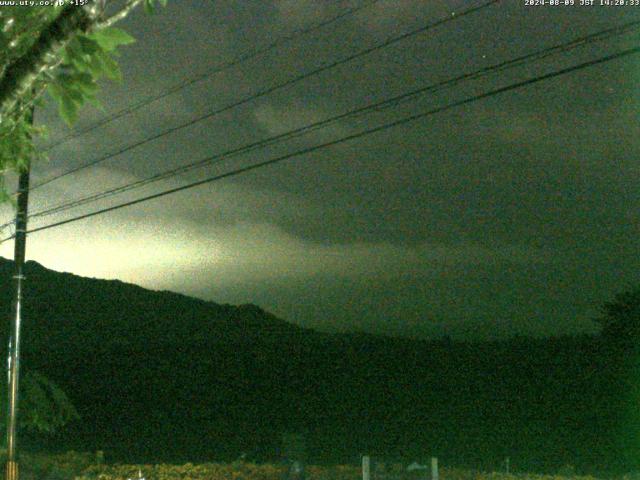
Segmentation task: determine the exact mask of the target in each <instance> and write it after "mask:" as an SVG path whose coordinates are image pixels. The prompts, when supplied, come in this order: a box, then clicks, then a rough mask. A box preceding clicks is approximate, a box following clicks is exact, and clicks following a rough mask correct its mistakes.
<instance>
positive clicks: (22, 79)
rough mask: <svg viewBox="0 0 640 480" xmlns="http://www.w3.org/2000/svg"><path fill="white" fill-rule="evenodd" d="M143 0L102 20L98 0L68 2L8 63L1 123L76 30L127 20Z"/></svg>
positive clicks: (0, 87) (0, 94) (0, 79)
mask: <svg viewBox="0 0 640 480" xmlns="http://www.w3.org/2000/svg"><path fill="white" fill-rule="evenodd" d="M142 1H143V0H127V2H126V3H125V5H124V6H123V7H122V8H120V9H119V10H118V11H117V12H116V13H114V14H113V15H111V16H110V17H108V18H107V19H105V20H99V19H98V16H99V15H100V13H101V12H100V11H99V10H100V9H99V8H97V5H96V3H95V2H89V3H88V4H87V5H86V6H84V7H77V6H74V5H67V6H66V7H64V9H63V10H62V12H61V13H60V15H58V17H57V18H56V19H55V20H54V21H53V22H51V24H49V25H48V26H47V27H46V28H45V29H44V30H43V31H42V32H41V33H40V35H39V37H38V39H37V40H36V41H35V43H34V44H33V46H32V47H31V48H30V49H29V50H28V51H27V52H26V53H25V54H24V55H22V56H21V57H20V58H18V59H16V60H14V61H13V62H12V63H10V64H8V65H7V67H6V69H4V71H3V72H2V75H1V76H0V123H2V121H3V119H4V118H5V117H6V116H7V115H9V114H11V112H12V111H13V109H14V108H15V107H16V105H17V103H18V101H19V100H20V99H21V98H23V96H24V95H26V94H27V93H28V92H30V91H31V89H32V87H33V84H34V82H35V81H36V79H37V78H38V76H39V75H40V74H41V73H42V72H43V71H44V70H45V69H46V68H48V67H50V63H51V61H50V59H51V58H52V57H53V58H55V59H57V58H58V57H59V53H60V50H61V49H62V48H64V46H65V45H66V44H67V42H69V40H71V39H72V38H73V37H74V35H76V34H77V33H87V32H89V31H90V30H92V29H101V28H106V27H109V26H111V25H113V24H114V23H116V22H118V21H120V20H122V19H124V18H125V17H126V16H127V15H129V13H131V11H133V9H134V8H136V7H137V6H138V5H140V4H141V3H142Z"/></svg>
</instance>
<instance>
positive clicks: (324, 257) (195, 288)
mask: <svg viewBox="0 0 640 480" xmlns="http://www.w3.org/2000/svg"><path fill="white" fill-rule="evenodd" d="M579 1H580V0H576V3H579ZM598 3H599V0H598ZM474 4H478V3H476V2H470V1H461V0H459V1H453V0H437V1H436V0H380V1H378V2H375V3H374V4H373V5H371V6H368V7H367V8H364V9H362V10H360V11H358V12H357V13H355V14H353V15H351V16H348V17H345V18H343V19H341V20H340V21H337V22H335V23H333V24H331V25H328V26H326V27H324V28H321V29H318V30H316V31H314V32H313V33H310V34H307V35H303V36H298V37H297V38H296V39H295V40H293V41H291V42H289V43H285V44H284V45H282V46H280V47H279V48H276V49H274V50H272V51H270V52H269V53H267V54H264V55H261V56H259V57H257V58H255V59H253V60H250V61H247V62H243V63H241V64H240V65H238V66H236V67H234V68H231V69H227V70H225V71H224V72H221V73H219V74H216V75H212V76H210V77H209V78H207V79H206V80H204V81H201V82H197V83H195V84H193V85H191V86H189V87H187V88H184V89H182V90H180V91H178V92H177V93H174V94H172V95H169V96H167V97H166V98H164V99H162V100H159V101H157V102H154V103H151V104H150V105H149V106H147V107H145V108H143V109H141V110H139V111H137V112H136V113H134V114H132V115H128V116H125V117H123V118H121V119H119V120H117V121H114V122H112V123H109V124H108V125H106V126H104V127H102V128H99V129H97V130H94V131H93V132H91V133H89V134H86V135H82V136H80V137H78V138H75V139H73V140H72V141H69V142H67V143H64V144H62V145H60V146H58V147H56V148H55V149H54V150H52V151H51V152H50V160H49V162H48V163H38V164H37V165H36V166H35V167H34V171H33V181H34V182H38V181H40V180H44V179H47V178H50V177H51V176H52V175H56V174H59V173H61V172H64V171H66V170H68V169H69V168H71V167H73V166H75V165H80V164H83V163H86V162H88V161H90V160H92V159H95V158H98V157H99V156H101V155H103V154H106V153H110V152H112V151H114V150H117V149H118V148H120V147H123V146H126V145H129V144H130V143H132V142H135V141H138V140H141V139H143V138H145V137H148V136H150V135H153V134H155V133H158V132H160V131H162V130H164V129H167V128H170V127H172V126H175V125H179V124H181V123H184V122H185V121H187V120H189V119H191V118H194V117H196V116H198V115H202V114H204V113H206V112H208V111H211V110H215V109H216V108H219V107H221V106H224V105H226V104H228V103H233V102H234V101H236V100H238V99H241V98H244V97H246V96H248V95H251V94H252V93H254V92H256V91H259V90H264V89H265V88H268V87H270V86H272V85H275V84H277V83H281V82H283V81H285V80H286V79H288V78H291V77H294V76H296V75H299V74H301V73H304V72H308V71H310V70H313V69H314V68H317V67H318V66H320V65H324V64H328V63H330V62H332V61H334V60H336V59H340V58H343V57H345V56H348V55H350V54H352V53H354V52H357V51H359V50H362V49H365V48H368V47H371V46H373V45H376V44H379V43H381V42H383V41H384V40H386V39H387V38H389V37H391V36H395V35H399V34H401V33H403V32H407V31H410V30H412V29H415V28H417V27H419V26H422V25H425V24H428V23H431V22H433V21H435V20H437V19H440V18H446V17H448V16H451V15H452V12H460V11H461V10H463V9H465V8H468V7H469V6H471V5H474ZM355 5H359V0H357V1H356V0H354V1H347V2H338V1H327V0H261V1H258V0H215V1H206V0H174V1H170V2H169V6H168V7H167V8H166V9H162V10H160V11H159V12H158V13H157V14H156V15H153V16H146V15H144V14H143V13H142V12H136V13H134V14H133V15H132V16H131V17H130V18H128V19H127V20H126V21H125V22H123V23H122V24H121V25H120V26H121V27H122V28H124V29H126V30H127V31H128V32H130V33H131V34H132V35H134V36H135V37H136V39H137V42H136V43H135V44H134V45H131V46H128V47H125V48H123V50H122V57H121V66H122V70H123V74H124V82H123V83H122V84H120V85H117V84H112V83H104V86H103V93H102V95H101V99H102V102H103V103H104V106H105V110H106V112H100V111H98V110H96V109H94V108H93V107H89V108H87V109H86V110H85V111H84V112H83V114H82V116H81V120H80V121H79V123H78V125H77V126H76V127H75V128H76V129H82V128H83V127H86V126H87V125H91V124H92V123H94V122H95V121H97V120H99V119H100V118H102V117H103V116H104V115H106V114H108V113H112V112H116V111H119V110H120V109H122V108H125V107H126V106H128V105H130V104H132V103H135V102H137V101H139V100H141V99H144V98H148V97H149V96H150V95H155V94H158V93H161V92H163V91H164V90H166V89H168V88H170V87H171V86H173V85H176V84H178V83H180V82H182V81H184V80H186V79H190V78H193V77H194V76H197V75H198V74H200V73H203V72H207V71H210V70H211V69H213V68H215V67H216V66H217V65H220V64H222V63H224V62H228V61H229V60H232V59H234V58H236V57H237V56H238V55H242V54H244V53H246V52H251V51H254V50H255V49H257V48H263V47H264V46H265V45H267V44H269V43H271V42H273V41H274V40H275V39H277V38H280V37H281V36H283V35H287V34H289V33H291V32H293V31H296V30H297V29H301V28H305V27H307V26H310V25H314V24H316V23H318V22H321V21H323V20H324V19H327V18H331V17H332V16H335V15H336V14H338V13H339V12H341V11H344V10H345V9H346V8H349V7H352V6H355ZM633 19H640V7H617V8H616V7H605V6H599V5H595V6H593V7H585V6H578V5H576V6H573V7H564V6H562V7H551V6H535V7H529V6H525V0H503V1H502V2H500V3H499V4H497V5H493V6H491V7H488V8H485V9H483V10H481V11H478V12H476V13H473V14H470V15H467V16H464V17H463V18H459V19H458V20H454V21H451V22H448V23H446V24H443V25H441V26H440V27H437V28H434V29H431V30H429V31H428V32H426V33H423V34H420V35H415V36H412V37H410V38H407V39H406V40H404V41H401V42H398V43H395V44H394V45H392V46H390V47H387V48H383V49H380V50H378V51H376V52H374V53H372V54H370V55H366V56H363V57H361V58H359V59H357V60H355V61H352V62H349V63H347V64H345V65H342V66H340V67H338V68H335V69H332V70H329V71H327V72H325V73H323V74H320V75H317V76H314V77H312V78H309V79H307V80H305V81H301V82H298V83H296V84H295V85H293V86H290V87H288V88H285V89H280V90H278V91H277V92H274V93H273V94H271V95H266V96H263V97H261V98H259V99H257V100H256V101H253V102H248V103H246V104H244V105H242V106H241V107H239V108H235V109H232V110H229V111H227V112H225V113H223V114H221V115H217V116H215V117H213V118H210V119H208V120H206V121H202V122H199V123H197V124H195V125H193V126H191V127H188V128H184V129H181V130H179V131H176V132H175V133H173V134H171V135H167V136H165V137H163V138H161V139H159V140H156V141H153V142H151V143H148V144H146V145H144V146H142V147H139V148H136V149H134V150H132V151H130V152H127V153H126V154H124V155H121V156H118V157H116V158H113V159H111V160H110V161H107V162H103V163H101V164H99V165H97V166H96V167H94V168H89V169H85V170H82V171H80V172H78V173H76V174H74V175H69V176H67V177H64V178H62V179H60V180H58V181H56V182H52V183H51V184H49V185H47V186H44V187H42V188H40V189H38V190H36V191H34V192H33V193H32V198H31V206H30V208H31V211H37V210H40V209H42V208H44V207H47V206H53V205H56V204H58V203H60V202H63V201H66V200H71V199H74V198H78V197H82V196H84V195H86V194H89V193H93V192H98V191H101V190H104V189H106V188H109V187H115V186H119V185H122V184H126V183H129V182H132V181H135V180H138V179H141V178H145V177H147V176H149V175H152V174H154V173H156V172H159V171H163V170H165V169H168V168H171V167H174V166H178V165H182V164H186V163H189V162H193V161H196V160H198V159H201V158H204V157H207V156H209V155H213V154H216V153H220V152H223V151H225V150H228V149H230V148H233V147H237V146H242V145H245V144H248V143H251V142H254V141H257V140H260V139H263V138H267V137H270V136H273V135H275V134H278V133H282V132H285V131H287V130H290V129H292V128H295V127H298V126H302V125H305V124H308V123H310V122H313V121H317V120H322V119H324V118H327V117H330V116H332V115H337V114H340V113H342V112H345V111H348V110H351V109H354V108H357V107H360V106H363V105H366V104H368V103H370V102H372V101H376V100H382V99H385V98H388V97H391V96H393V95H398V94H400V93H403V92H406V91H409V90H412V89H415V88H419V87H420V86H423V85H428V84H430V83H434V82H438V81H442V80H445V79H448V78H451V77H455V76H457V75H460V74H462V73H465V72H471V71H474V70H477V69H480V68H483V67H486V66H489V65H492V64H495V63H499V62H501V61H505V60H508V59H511V58H515V57H517V56H520V55H523V54H525V53H529V52H532V51H534V50H537V49H541V48H545V47H548V46H552V45H555V44H557V43H560V42H563V41H568V40H570V39H572V38H575V37H578V36H581V35H585V34H588V33H592V32H596V31H599V30H602V29H605V28H608V27H611V26H614V25H617V24H620V23H622V22H626V21H630V20H633ZM637 41H638V31H637V30H636V31H634V33H633V34H632V35H625V36H620V37H616V38H615V39H613V40H609V41H607V42H603V43H599V44H592V45H588V46H586V47H583V48H580V49H577V50H573V51H571V52H568V53H565V54H562V55H559V56H556V57H552V58H549V59H546V60H545V61H542V62H538V63H533V64H531V65H527V66H525V67H521V68H518V69H514V70H510V71H508V72H503V73H500V74H496V75H492V76H488V77H486V78H483V79H481V80H476V81H472V82H466V83H464V84H460V85H458V86H456V87H454V88H451V89H448V90H444V91H441V92H439V93H437V94H435V95H425V96H422V97H419V98H417V99H414V100H413V101H412V102H410V103H407V104H402V105H400V106H398V107H397V108H394V109H390V110H383V111H378V112H375V113H374V114H372V115H369V116H366V117H360V118H357V119H348V120H344V121H342V122H340V123H337V124H334V125H332V126H330V127H329V128H327V129H324V130H318V131H314V132H312V133H310V134H308V135H307V136H305V137H303V138H299V139H295V140H292V141H289V142H285V143H283V144H279V145H276V146H272V147H269V148H267V149H264V150H260V151H256V152H252V153H250V154H247V155H244V156H241V157H237V158H233V159H229V160H227V161H226V162H223V163H218V164H216V165H213V166H210V167H207V168H202V169H198V170H195V171H192V172H190V173H188V174H184V175H181V176H178V177H176V178H173V179H170V180H166V181H163V182H158V183H154V184H152V185H149V186H147V187H145V188H142V189H140V190H135V191H132V192H128V193H127V194H125V195H121V196H118V197H113V198H111V199H109V200H105V201H102V202H98V203H95V204H91V205H88V206H85V207H82V208H79V209H76V210H70V211H68V212H65V213H64V214H61V215H59V216H52V217H46V218H42V219H38V220H35V219H34V220H33V221H32V222H31V224H30V226H32V227H36V226H40V225H45V224H46V223H49V222H51V221H55V220H58V219H63V218H68V217H70V216H73V215H77V214H82V213H85V212H89V211H92V210H94V209H96V208H101V207H104V206H107V205H112V204H116V203H120V202H122V201H125V200H129V199H133V198H137V197H139V196H142V195H145V194H149V193H152V192H156V191H160V190H163V189H166V188H170V187H172V186H178V185H182V184H185V183H188V182H190V181H194V180H197V179H199V178H205V177H207V176H211V175H213V174H215V173H222V172H224V171H226V170H229V169H232V168H235V167H237V166H242V165H247V164H249V163H251V162H255V161H262V160H266V159H269V158H272V157H276V156H278V155H282V154H284V153H287V152H292V151H295V150H297V149H299V148H302V147H305V146H311V145H314V144H317V143H322V142H326V141H328V140H331V139H333V138H338V137H341V136H345V135H349V134H352V133H355V132H358V131H361V130H363V129H366V128H371V127H374V126H377V125H381V124H383V123H386V122H389V121H393V120H396V119H399V118H401V117H403V116H406V115H411V114H415V113H418V112H420V111H423V110H428V109H431V108H434V107H437V106H439V105H445V104H447V103H450V102H452V101H456V100H460V99H463V98H466V97H468V96H473V95H477V94H479V93H482V92H485V91H488V90H491V89H494V88H497V87H500V86H503V85H508V84H510V83H513V82H515V81H519V80H523V79H526V78H529V77H534V76H536V75H540V74H544V73H546V72H550V71H552V70H555V69H558V68H562V67H564V66H569V65H573V64H576V63H580V62H584V61H586V60H590V59H593V58H597V57H599V56H603V55H605V54H607V53H611V52H614V51H618V50H620V49H623V48H629V47H631V46H637ZM634 42H635V43H634ZM639 57H640V56H638V55H636V56H630V57H626V58H625V59H621V60H616V61H613V62H609V63H606V64H603V65H599V66H595V67H591V68H589V69H584V70H580V71H578V72H575V73H572V74H569V75H566V76H562V77H559V78H556V79H553V80H549V81H545V82H541V83H537V84H534V85H531V86H528V87H524V88H521V89H518V90H515V91H512V92H508V93H504V94H500V95H496V96H493V97H491V98H488V99H485V100H482V101H479V102H475V103H473V104H469V105H466V106H463V107H458V108H454V109H451V110H448V111H447V112H444V113H440V114H437V115H433V116H429V117H427V118H424V119H423V120H419V121H416V122H412V123H409V124H406V125H404V126H400V127H397V128H394V129H389V130H386V131H384V132H381V133H377V134H374V135H369V136H366V137H364V138H361V139H359V140H356V141H352V142H348V143H344V144H341V145H337V146H334V147H331V148H326V149H323V150H321V151H318V152H315V153H313V154H310V155H305V156H299V157H295V158H292V159H290V160H288V161H286V162H284V163H280V164H277V165H273V166H269V167H265V168H261V169H258V170H255V171H252V172H249V173H246V174H244V175H239V176H236V177H232V178H228V179H226V180H223V181H219V182H214V183H211V184H207V185H203V186H200V187H197V188H194V189H191V190H187V191H184V192H180V193H176V194H173V195H169V196H165V197H163V198H160V199H157V200H153V201H149V202H146V203H143V204H140V205H136V206H132V207H129V208H126V209H122V210H118V211H116V212H112V213H109V214H105V215H101V216H98V217H94V218H91V219H87V220H83V221H80V222H76V223H72V224H69V225H66V226H63V227H59V228H55V229H51V230H47V231H43V232H40V233H35V234H33V235H31V236H30V237H29V239H28V244H27V257H28V258H29V259H33V260H36V261H38V262H40V263H42V264H43V265H45V266H46V267H48V268H52V269H55V270H60V271H68V272H73V273H76V274H79V275H85V276H91V277H99V278H117V279H121V280H123V281H127V282H132V283H136V284H139V285H142V286H144V287H148V288H152V289H169V290H173V291H177V292H182V293H186V294H189V295H194V296H197V297H200V298H204V299H207V300H213V301H216V302H219V303H232V304H240V303H255V304H258V305H260V306H262V307H264V308H265V309H267V310H269V311H271V312H273V313H275V314H277V315H278V316H280V317H282V318H284V319H286V320H289V321H291V322H295V323H298V324H300V325H303V326H308V327H313V328H317V329H321V330H332V331H334V330H355V329H357V330H365V331H370V332H383V333H387V334H394V335H395V334H403V335H414V336H426V337H433V336H435V337H438V336H441V335H443V334H449V335H451V336H453V337H454V338H476V339H479V338H489V337H505V336H506V337H508V336H511V335H513V334H514V333H520V334H525V335H527V334H531V335H553V334H563V333H570V332H584V331H594V324H593V322H592V321H591V318H593V317H594V315H596V313H597V307H598V305H599V304H601V303H602V302H603V301H606V300H608V299H610V298H611V297H612V295H614V294H615V293H616V292H619V291H621V290H624V289H626V288H628V286H629V285H635V284H637V282H638V271H639V267H640V260H639V255H638V253H639V252H640V249H639V247H640V241H639V239H640V236H639V235H638V220H639V212H640V189H639V188H638V174H639V173H640V172H639V170H640V168H639V165H640V164H639V163H638V162H639V159H640V135H639V133H640V128H638V120H639V118H638V113H639V112H640V101H639V100H640V88H639V87H640V58H639ZM36 118H37V121H38V122H40V123H46V124H48V125H49V126H50V129H51V140H56V139H59V138H62V137H63V136H65V135H68V134H69V132H70V131H71V130H70V129H69V128H68V127H67V126H65V125H64V124H63V123H62V122H61V121H60V120H59V119H58V117H57V114H56V112H55V109H53V108H51V106H50V108H47V109H41V110H39V111H38V112H36ZM44 144H46V142H44ZM4 212H5V213H4V217H5V219H7V220H8V219H9V218H10V216H11V215H10V213H9V211H7V210H6V209H5V211H4ZM0 254H2V255H4V256H6V257H9V256H10V255H11V254H12V246H11V245H9V244H4V245H3V246H2V250H0Z"/></svg>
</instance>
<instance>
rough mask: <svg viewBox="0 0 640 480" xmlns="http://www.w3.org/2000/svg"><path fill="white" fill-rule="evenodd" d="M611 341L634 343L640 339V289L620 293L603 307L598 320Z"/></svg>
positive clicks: (604, 334)
mask: <svg viewBox="0 0 640 480" xmlns="http://www.w3.org/2000/svg"><path fill="white" fill-rule="evenodd" d="M596 321H597V322H598V323H600V325H601V326H602V334H603V336H605V337H606V338H609V339H618V340H627V341H634V340H637V339H638V337H640V287H636V288H633V289H630V290H628V291H625V292H622V293H619V294H617V295H616V296H615V298H614V299H613V301H611V302H607V303H605V304H604V305H603V306H602V315H601V316H600V317H598V318H597V319H596Z"/></svg>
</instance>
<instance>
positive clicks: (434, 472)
mask: <svg viewBox="0 0 640 480" xmlns="http://www.w3.org/2000/svg"><path fill="white" fill-rule="evenodd" d="M431 480H438V458H437V457H431Z"/></svg>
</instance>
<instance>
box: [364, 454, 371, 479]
mask: <svg viewBox="0 0 640 480" xmlns="http://www.w3.org/2000/svg"><path fill="white" fill-rule="evenodd" d="M362 480H371V457H369V455H363V456H362Z"/></svg>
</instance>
